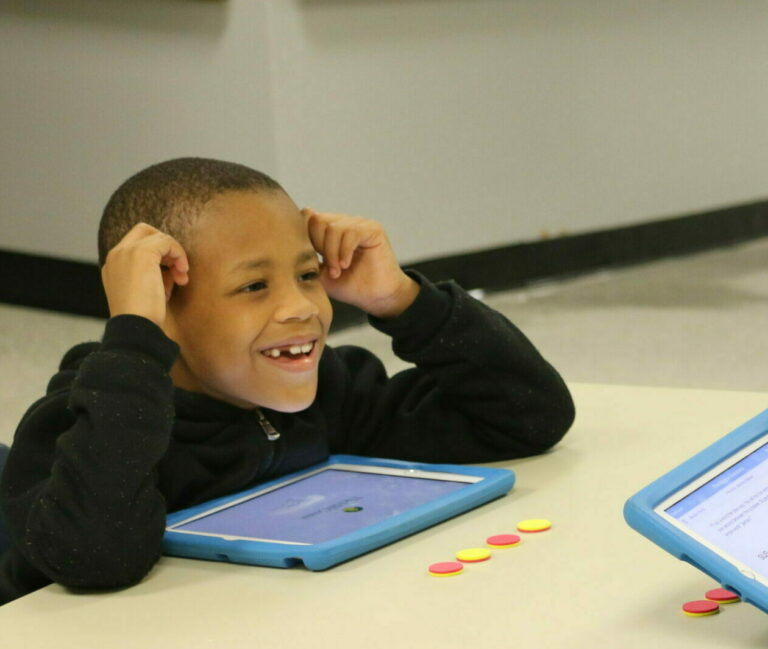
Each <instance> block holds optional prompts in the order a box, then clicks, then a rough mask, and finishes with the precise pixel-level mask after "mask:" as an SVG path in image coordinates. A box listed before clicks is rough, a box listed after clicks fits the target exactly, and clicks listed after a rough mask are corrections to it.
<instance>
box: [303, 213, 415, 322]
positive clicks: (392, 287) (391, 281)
mask: <svg viewBox="0 0 768 649" xmlns="http://www.w3.org/2000/svg"><path fill="white" fill-rule="evenodd" d="M301 213H302V214H303V215H304V216H305V217H306V219H307V227H308V229H309V238H310V240H311V241H312V245H313V246H314V248H315V250H316V251H317V252H318V253H320V254H321V255H322V256H323V270H322V274H321V276H320V277H321V280H322V282H323V286H324V287H325V290H326V291H327V292H328V295H329V296H330V297H332V298H333V299H334V300H339V301H341V302H346V303H347V304H352V305H354V306H357V307H359V308H361V309H362V310H363V311H366V312H367V313H369V314H371V315H372V316H375V317H377V318H394V317H396V316H398V315H400V314H401V313H402V312H403V311H405V310H406V309H407V308H408V307H409V306H410V305H411V304H412V303H413V301H414V300H415V299H416V296H417V295H418V294H419V285H418V284H417V283H416V282H415V281H413V280H412V279H411V278H410V277H408V275H406V274H405V273H404V272H403V270H402V268H400V264H398V263H397V258H396V257H395V253H394V251H393V250H392V245H391V244H390V242H389V238H388V237H387V233H386V232H384V229H383V228H382V227H381V225H380V224H379V223H377V222H376V221H371V220H370V219H363V218H358V217H354V216H346V215H344V214H326V213H320V212H315V211H314V210H311V209H308V208H305V209H303V210H301Z"/></svg>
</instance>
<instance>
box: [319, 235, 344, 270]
mask: <svg viewBox="0 0 768 649" xmlns="http://www.w3.org/2000/svg"><path fill="white" fill-rule="evenodd" d="M343 236H344V229H343V228H340V227H339V226H337V225H334V224H329V225H328V226H327V227H326V228H325V239H324V241H323V250H322V254H323V258H324V259H325V263H326V264H327V265H328V272H329V274H330V276H331V277H333V278H334V279H335V278H337V277H339V276H340V275H341V266H339V247H340V245H341V239H342V237H343Z"/></svg>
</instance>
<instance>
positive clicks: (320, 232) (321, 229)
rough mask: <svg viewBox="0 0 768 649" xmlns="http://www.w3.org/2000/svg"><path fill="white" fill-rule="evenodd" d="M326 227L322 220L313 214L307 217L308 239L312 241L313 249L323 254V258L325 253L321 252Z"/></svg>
mask: <svg viewBox="0 0 768 649" xmlns="http://www.w3.org/2000/svg"><path fill="white" fill-rule="evenodd" d="M326 228H327V224H326V223H325V222H324V221H322V220H320V219H318V218H316V217H315V215H314V214H313V215H312V216H310V217H309V220H308V221H307V229H308V230H309V240H310V241H311V242H312V247H313V248H314V249H315V251H316V252H319V253H320V254H321V255H323V258H325V255H324V254H323V248H324V245H325V230H326Z"/></svg>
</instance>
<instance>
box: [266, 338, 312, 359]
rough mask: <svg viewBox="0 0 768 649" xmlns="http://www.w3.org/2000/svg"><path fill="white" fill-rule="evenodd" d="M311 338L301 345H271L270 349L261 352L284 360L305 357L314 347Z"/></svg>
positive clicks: (268, 356)
mask: <svg viewBox="0 0 768 649" xmlns="http://www.w3.org/2000/svg"><path fill="white" fill-rule="evenodd" d="M316 342H317V341H315V340H313V341H311V342H308V343H304V344H301V345H283V346H281V347H272V348H270V349H264V350H262V352H261V353H262V354H264V356H266V357H267V358H282V359H286V360H295V359H300V358H306V357H308V356H310V355H311V354H312V351H313V350H314V349H315V343H316Z"/></svg>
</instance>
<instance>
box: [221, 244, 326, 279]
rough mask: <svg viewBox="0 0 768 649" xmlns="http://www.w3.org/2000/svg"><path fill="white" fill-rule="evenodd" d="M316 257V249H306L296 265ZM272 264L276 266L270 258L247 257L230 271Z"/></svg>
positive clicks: (252, 268) (313, 259)
mask: <svg viewBox="0 0 768 649" xmlns="http://www.w3.org/2000/svg"><path fill="white" fill-rule="evenodd" d="M316 259H317V253H316V252H315V251H314V250H312V249H309V250H305V251H304V252H302V253H300V254H299V255H298V256H297V257H296V265H297V266H298V265H300V264H305V263H306V262H308V261H315V260H316ZM270 266H274V262H273V261H272V260H271V259H269V258H262V259H245V260H243V261H241V262H239V263H237V264H235V265H234V266H233V267H232V268H231V269H230V271H229V272H230V273H236V272H238V271H241V270H255V269H257V268H268V267H270Z"/></svg>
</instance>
